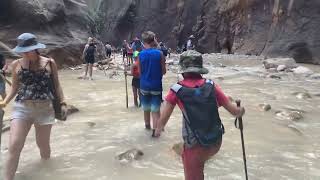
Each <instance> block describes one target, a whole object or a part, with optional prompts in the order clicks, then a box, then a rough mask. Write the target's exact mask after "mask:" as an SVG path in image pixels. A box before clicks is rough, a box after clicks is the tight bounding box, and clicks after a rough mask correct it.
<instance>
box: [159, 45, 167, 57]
mask: <svg viewBox="0 0 320 180" xmlns="http://www.w3.org/2000/svg"><path fill="white" fill-rule="evenodd" d="M160 50H161V51H162V53H163V55H164V56H167V55H168V49H167V48H166V47H165V46H161V48H160Z"/></svg>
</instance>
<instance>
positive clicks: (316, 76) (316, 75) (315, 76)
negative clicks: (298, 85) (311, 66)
mask: <svg viewBox="0 0 320 180" xmlns="http://www.w3.org/2000/svg"><path fill="white" fill-rule="evenodd" d="M309 78H311V79H316V80H319V79H320V73H315V74H312V75H311V76H309Z"/></svg>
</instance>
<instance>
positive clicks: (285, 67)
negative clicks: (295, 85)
mask: <svg viewBox="0 0 320 180" xmlns="http://www.w3.org/2000/svg"><path fill="white" fill-rule="evenodd" d="M286 69H287V66H286V65H279V66H278V67H277V71H284V70H286Z"/></svg>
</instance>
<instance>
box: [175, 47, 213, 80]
mask: <svg viewBox="0 0 320 180" xmlns="http://www.w3.org/2000/svg"><path fill="white" fill-rule="evenodd" d="M179 65H180V69H179V71H178V73H180V74H182V73H199V74H208V73H209V70H208V69H207V68H204V67H203V59H202V54H201V53H199V52H197V51H194V50H188V51H186V52H184V53H182V54H181V55H180V61H179Z"/></svg>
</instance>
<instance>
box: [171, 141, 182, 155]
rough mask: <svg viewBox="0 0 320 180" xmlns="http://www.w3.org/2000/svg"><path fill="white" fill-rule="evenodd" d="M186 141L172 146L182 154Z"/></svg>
mask: <svg viewBox="0 0 320 180" xmlns="http://www.w3.org/2000/svg"><path fill="white" fill-rule="evenodd" d="M183 146H184V143H183V142H180V143H177V144H174V145H173V146H172V150H173V151H174V152H175V153H176V154H177V155H179V156H181V155H182V152H183Z"/></svg>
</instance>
